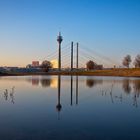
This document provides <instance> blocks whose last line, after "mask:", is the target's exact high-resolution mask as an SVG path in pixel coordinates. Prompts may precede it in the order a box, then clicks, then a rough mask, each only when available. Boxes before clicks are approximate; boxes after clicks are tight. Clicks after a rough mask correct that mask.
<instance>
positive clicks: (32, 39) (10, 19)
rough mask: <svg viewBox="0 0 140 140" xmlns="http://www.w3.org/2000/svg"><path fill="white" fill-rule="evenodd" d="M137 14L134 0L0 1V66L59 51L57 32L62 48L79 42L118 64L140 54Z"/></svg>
mask: <svg viewBox="0 0 140 140" xmlns="http://www.w3.org/2000/svg"><path fill="white" fill-rule="evenodd" d="M139 15H140V2H139V1H138V0H85V1H80V0H76V1H75V0H72V1H70V0H62V1H58V0H47V1H45V0H41V1H39V0H29V1H27V0H20V1H18V0H12V1H10V0H5V1H0V20H1V22H0V31H1V33H0V46H1V51H0V55H1V59H0V66H26V65H27V64H28V63H30V62H31V61H32V60H39V61H42V60H44V59H47V56H48V55H49V54H50V53H52V52H53V51H54V50H56V51H57V50H58V44H57V41H56V37H57V35H58V32H59V31H61V32H62V36H63V38H64V40H63V42H62V47H65V46H66V45H67V44H69V43H70V42H71V41H74V42H75V43H76V42H79V46H80V45H81V47H82V46H84V47H85V48H86V49H87V50H88V49H92V50H94V51H95V52H98V53H99V54H101V55H103V56H106V57H108V58H110V59H112V60H113V61H115V62H117V64H120V65H121V62H122V59H123V57H124V56H125V55H126V54H130V55H131V56H132V58H133V59H134V57H135V56H136V55H137V54H138V53H139V46H140V42H139V37H140V28H139V25H140V19H139ZM83 44H84V45H83ZM93 55H94V54H93ZM93 57H95V59H96V56H93ZM96 61H97V63H98V62H99V63H100V61H99V60H98V59H97V60H96ZM110 65H111V64H110ZM111 66H112V65H111Z"/></svg>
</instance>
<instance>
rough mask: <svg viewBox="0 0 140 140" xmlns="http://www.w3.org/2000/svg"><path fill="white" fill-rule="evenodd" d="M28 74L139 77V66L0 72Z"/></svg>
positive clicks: (8, 74) (3, 74) (17, 74)
mask: <svg viewBox="0 0 140 140" xmlns="http://www.w3.org/2000/svg"><path fill="white" fill-rule="evenodd" d="M30 75H66V76H71V75H73V76H115V77H139V78H140V68H131V69H125V68H124V69H111V70H93V71H59V72H56V71H50V72H28V73H14V72H12V73H0V77H1V76H30Z"/></svg>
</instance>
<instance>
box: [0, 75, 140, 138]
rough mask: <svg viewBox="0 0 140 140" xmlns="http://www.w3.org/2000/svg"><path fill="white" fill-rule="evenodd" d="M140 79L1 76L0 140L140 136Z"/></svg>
mask: <svg viewBox="0 0 140 140" xmlns="http://www.w3.org/2000/svg"><path fill="white" fill-rule="evenodd" d="M139 96H140V79H138V78H123V77H92V76H73V77H72V76H22V77H0V140H124V139H127V140H140V97H139Z"/></svg>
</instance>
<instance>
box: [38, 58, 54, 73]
mask: <svg viewBox="0 0 140 140" xmlns="http://www.w3.org/2000/svg"><path fill="white" fill-rule="evenodd" d="M40 67H41V68H42V69H43V71H45V72H47V71H49V69H51V68H52V64H51V62H50V61H47V60H44V61H43V62H42V64H41V66H40Z"/></svg>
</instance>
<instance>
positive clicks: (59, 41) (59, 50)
mask: <svg viewBox="0 0 140 140" xmlns="http://www.w3.org/2000/svg"><path fill="white" fill-rule="evenodd" d="M62 41H63V38H62V36H61V33H60V32H59V35H58V36H57V42H58V45H59V46H58V47H59V48H58V69H59V71H60V70H61V42H62Z"/></svg>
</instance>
